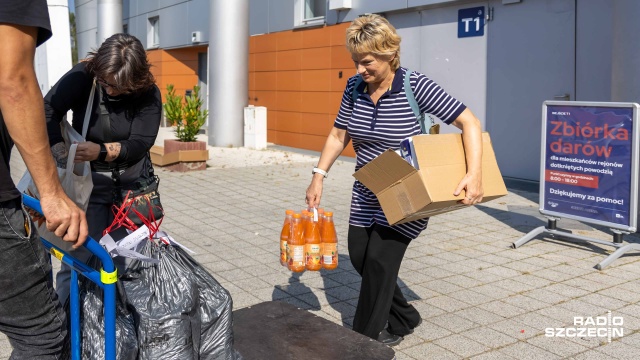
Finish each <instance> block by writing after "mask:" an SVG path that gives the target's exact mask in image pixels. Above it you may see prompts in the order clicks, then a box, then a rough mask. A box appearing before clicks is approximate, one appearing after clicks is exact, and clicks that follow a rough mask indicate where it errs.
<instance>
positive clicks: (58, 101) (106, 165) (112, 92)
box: [44, 34, 162, 304]
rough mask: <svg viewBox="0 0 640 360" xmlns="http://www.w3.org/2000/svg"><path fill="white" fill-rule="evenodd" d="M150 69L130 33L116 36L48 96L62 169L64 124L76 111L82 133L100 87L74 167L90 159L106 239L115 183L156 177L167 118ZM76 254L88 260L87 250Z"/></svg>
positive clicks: (60, 279) (94, 207) (95, 208)
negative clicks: (152, 153) (156, 147)
mask: <svg viewBox="0 0 640 360" xmlns="http://www.w3.org/2000/svg"><path fill="white" fill-rule="evenodd" d="M149 69H150V64H149V62H148V60H147V55H146V52H145V50H144V47H143V46H142V44H141V43H140V41H139V40H138V39H137V38H135V37H134V36H131V35H128V34H115V35H113V36H111V37H110V38H108V39H106V40H105V41H104V43H103V44H102V45H101V46H100V48H99V49H98V50H97V51H95V52H91V53H90V54H89V58H88V59H87V60H86V61H83V62H80V63H78V64H77V65H76V66H74V67H73V68H72V69H71V70H70V71H69V72H68V73H66V74H65V75H64V76H63V77H62V78H61V79H60V80H59V81H58V83H57V84H56V85H55V86H54V87H53V88H51V90H50V91H49V93H47V95H46V96H45V98H44V103H45V114H46V118H47V131H48V133H49V142H50V145H51V150H52V152H53V155H54V158H55V159H56V161H57V163H58V166H59V167H65V166H66V163H67V155H68V154H67V149H66V146H65V144H64V142H63V138H62V134H61V131H60V122H61V121H63V117H64V116H65V115H66V114H67V111H69V110H72V111H73V121H72V125H73V128H74V129H75V130H76V131H78V133H82V126H83V123H84V117H85V111H86V108H87V103H88V100H89V95H90V93H91V88H92V86H93V84H94V81H95V83H96V85H95V86H96V88H95V96H94V99H93V103H92V104H90V105H91V113H90V114H91V115H90V118H89V128H88V130H87V136H86V140H87V141H86V142H83V143H80V144H78V150H77V153H76V156H75V159H74V160H75V162H76V163H78V162H82V161H90V162H91V177H92V179H93V191H92V192H91V196H90V198H89V207H88V209H87V222H88V225H89V235H91V237H93V238H94V239H100V238H101V237H102V231H103V230H104V229H105V228H106V227H107V226H109V225H110V224H111V222H112V221H113V214H112V212H111V205H112V204H113V199H114V191H116V190H117V189H116V188H115V186H114V182H115V180H116V179H115V178H118V179H117V180H118V181H119V182H120V184H121V186H122V188H123V189H130V190H131V189H134V188H136V187H138V186H145V185H147V184H149V183H150V182H152V181H153V180H154V174H153V166H152V164H151V160H150V157H149V149H151V147H152V146H153V144H154V142H155V140H156V136H157V135H158V129H159V127H160V117H161V114H162V99H161V96H160V90H159V89H158V87H157V86H156V85H155V80H154V78H153V75H152V74H151V72H150V71H149ZM74 256H76V257H78V258H80V259H81V260H86V259H88V258H89V256H90V254H89V253H88V251H86V250H85V249H80V250H79V251H76V252H75V253H74ZM69 279H70V269H69V267H68V266H66V265H65V264H62V269H61V270H60V272H58V275H57V277H56V281H57V291H58V295H59V297H60V301H61V302H62V303H63V304H64V302H65V301H66V299H67V297H68V295H69Z"/></svg>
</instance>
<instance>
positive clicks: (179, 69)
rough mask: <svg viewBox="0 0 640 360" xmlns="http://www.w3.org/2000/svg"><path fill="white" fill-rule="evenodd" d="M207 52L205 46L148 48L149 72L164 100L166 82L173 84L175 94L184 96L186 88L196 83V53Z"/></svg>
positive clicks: (188, 88)
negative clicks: (165, 48)
mask: <svg viewBox="0 0 640 360" xmlns="http://www.w3.org/2000/svg"><path fill="white" fill-rule="evenodd" d="M200 52H207V47H206V46H197V47H190V48H184V49H173V50H163V49H157V50H149V51H147V58H148V59H149V62H150V63H151V65H152V66H151V73H152V74H153V76H154V77H155V78H156V84H157V85H158V87H159V88H160V91H161V92H162V101H163V102H164V100H165V95H166V93H167V84H173V86H174V87H175V89H176V94H177V95H182V96H184V94H185V91H186V90H190V89H193V87H194V86H195V85H198V53H200Z"/></svg>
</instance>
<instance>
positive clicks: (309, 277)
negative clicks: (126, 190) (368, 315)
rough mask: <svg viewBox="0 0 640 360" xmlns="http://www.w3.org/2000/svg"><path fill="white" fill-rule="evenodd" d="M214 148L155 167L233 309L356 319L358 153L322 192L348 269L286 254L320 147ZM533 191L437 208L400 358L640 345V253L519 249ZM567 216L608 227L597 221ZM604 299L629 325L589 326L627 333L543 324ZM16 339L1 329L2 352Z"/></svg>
mask: <svg viewBox="0 0 640 360" xmlns="http://www.w3.org/2000/svg"><path fill="white" fill-rule="evenodd" d="M210 150H211V159H210V160H209V161H208V165H209V167H208V169H207V170H205V171H200V172H192V173H174V172H169V171H166V170H163V169H158V171H157V173H158V175H159V176H160V178H161V186H160V192H161V196H162V202H163V204H164V206H165V210H166V217H165V220H164V222H163V224H162V227H163V228H164V230H166V231H167V232H169V233H170V234H172V235H173V236H174V237H175V238H176V239H177V240H178V241H180V242H182V243H183V244H184V245H186V246H188V247H189V248H191V249H192V250H194V251H196V252H197V255H195V258H196V259H197V260H198V261H200V262H201V263H202V265H203V266H204V267H206V268H207V269H208V270H209V271H210V272H211V273H212V274H213V275H214V276H215V277H216V279H217V280H218V281H219V282H220V283H221V284H222V285H223V286H224V287H225V288H226V289H227V290H229V292H230V293H231V295H232V298H233V302H234V309H240V308H244V307H248V306H252V305H255V304H258V303H260V302H263V301H271V300H278V301H284V302H288V303H291V304H293V305H295V306H298V307H299V308H302V309H305V310H308V311H310V312H312V313H314V314H316V315H318V316H320V317H323V318H326V319H328V320H330V321H332V322H335V323H337V324H341V325H344V326H345V327H349V328H350V327H351V325H352V320H353V315H354V312H355V306H356V303H357V297H358V291H359V286H360V278H359V275H358V274H357V273H356V271H355V270H354V269H353V267H352V266H351V264H350V261H349V256H348V252H347V246H346V245H347V244H346V231H347V227H348V226H347V219H348V214H349V201H350V193H351V185H352V182H353V177H352V172H353V167H354V163H353V161H351V160H348V159H347V160H339V161H337V162H336V164H335V165H334V167H333V168H332V169H331V172H330V176H329V177H328V178H327V179H326V180H325V186H324V197H323V201H322V204H323V206H324V207H325V208H326V209H330V210H333V211H334V214H335V218H336V219H335V220H336V221H335V222H336V227H337V231H338V237H339V239H340V241H339V252H340V257H339V268H338V269H336V270H334V271H320V272H304V273H302V274H292V273H291V272H289V271H287V269H286V268H284V267H282V266H280V264H279V260H278V255H279V245H278V236H279V232H280V227H281V225H282V220H283V218H284V210H285V209H288V208H293V209H295V210H300V209H302V208H303V207H304V194H305V190H306V187H307V186H308V184H309V180H310V175H311V174H310V173H311V167H312V166H313V165H314V164H315V163H316V161H317V156H316V155H317V154H315V153H314V154H303V153H300V152H297V151H290V150H291V149H282V148H274V147H271V148H270V149H268V150H262V151H258V150H248V149H243V148H240V149H233V148H210ZM16 161H17V160H16ZM12 162H13V160H12ZM15 167H18V168H19V165H17V166H14V172H15V171H17V170H15ZM537 202H538V195H537V194H536V193H534V192H529V191H526V190H521V188H520V187H519V186H515V185H514V186H512V187H510V188H509V195H507V196H505V197H503V198H500V199H497V200H494V201H491V202H487V203H484V204H479V205H477V206H474V207H470V208H466V209H463V210H459V211H455V212H451V213H447V214H443V215H438V216H435V217H433V218H432V219H431V221H430V224H429V227H428V229H427V230H426V231H424V232H423V233H422V235H421V236H420V237H418V238H417V239H415V240H414V241H412V242H411V244H410V245H409V248H408V250H407V253H406V256H405V259H404V261H403V264H402V268H401V270H400V276H399V280H398V281H399V284H400V286H401V288H402V289H403V292H404V294H405V296H406V297H407V298H408V299H409V300H410V302H411V303H412V304H413V305H414V306H415V307H416V308H417V309H418V310H419V311H420V313H421V314H422V317H423V319H424V321H423V323H422V325H421V326H420V327H418V328H417V329H416V330H415V332H414V333H413V334H412V335H408V336H407V337H405V339H404V341H403V342H402V343H401V344H400V345H399V346H397V347H396V348H395V351H396V357H397V359H398V360H402V359H478V360H480V359H482V360H484V359H638V358H640V331H638V330H639V329H640V305H639V304H638V301H639V300H640V286H638V285H640V282H639V280H638V278H639V277H640V257H639V256H638V254H631V255H626V256H624V257H622V258H620V259H618V260H616V261H615V262H614V263H613V264H612V265H611V266H609V267H607V268H605V269H604V270H602V271H598V270H596V269H595V268H594V265H596V264H597V263H599V262H600V261H602V260H603V259H604V258H605V257H606V256H607V255H608V254H609V253H611V250H612V248H611V247H607V246H601V245H594V244H590V245H584V244H576V243H569V242H563V241H557V240H553V239H549V238H546V239H545V240H542V239H541V238H537V239H535V240H533V241H531V242H530V243H528V244H526V245H524V246H522V247H520V248H518V249H512V248H511V243H512V242H514V241H516V240H518V239H519V238H520V237H522V236H523V235H524V234H526V233H527V232H529V231H530V230H532V229H534V228H535V227H538V226H541V225H544V224H545V223H546V221H545V219H544V218H543V217H542V216H541V215H540V214H539V212H538V210H537V209H538V205H537ZM558 225H559V227H562V228H565V229H569V230H572V231H574V232H577V233H580V234H583V235H587V236H591V237H594V238H598V239H603V240H610V239H611V236H610V234H609V233H608V232H607V231H606V229H602V228H594V227H593V226H591V225H589V224H585V223H581V222H577V221H570V220H560V221H559V222H558ZM625 240H627V241H629V242H639V241H640V238H639V237H638V236H636V235H630V236H626V237H625ZM608 311H611V314H612V316H613V317H615V318H617V319H618V321H619V319H620V318H622V320H623V325H622V326H615V325H612V326H608V325H595V326H587V327H598V328H599V327H605V328H609V327H612V328H616V329H617V328H622V329H623V334H624V336H622V337H614V338H613V339H612V341H611V342H610V343H609V342H608V341H607V338H606V337H571V338H567V337H547V336H545V329H547V328H573V327H576V326H574V324H573V321H574V317H594V318H595V317H599V316H605V317H606V316H607V315H608ZM274 336H276V335H274ZM10 350H11V348H10V345H9V344H8V341H7V340H6V338H4V337H2V338H0V358H1V359H6V358H8V357H9V354H10Z"/></svg>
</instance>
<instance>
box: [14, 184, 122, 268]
mask: <svg viewBox="0 0 640 360" xmlns="http://www.w3.org/2000/svg"><path fill="white" fill-rule="evenodd" d="M22 201H23V202H24V205H25V206H27V207H29V208H31V209H33V210H35V211H37V212H38V213H39V214H41V215H43V216H44V214H43V213H42V207H41V206H40V201H39V200H37V199H35V198H33V197H31V196H29V195H26V194H22ZM82 245H83V246H84V247H85V248H87V250H89V251H90V252H91V253H92V254H94V255H95V256H97V257H98V259H100V261H101V262H102V268H103V269H104V271H105V272H107V273H113V272H114V271H115V266H114V265H113V259H111V256H110V255H109V253H108V252H107V250H105V249H104V248H103V247H102V246H101V245H100V244H99V243H98V242H97V241H95V240H94V239H93V238H92V237H91V236H87V240H86V241H85V242H84V244H82Z"/></svg>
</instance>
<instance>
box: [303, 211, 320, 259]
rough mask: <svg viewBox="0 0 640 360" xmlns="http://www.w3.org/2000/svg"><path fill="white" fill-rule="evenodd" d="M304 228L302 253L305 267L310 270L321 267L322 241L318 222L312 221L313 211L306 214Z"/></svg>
mask: <svg viewBox="0 0 640 360" xmlns="http://www.w3.org/2000/svg"><path fill="white" fill-rule="evenodd" d="M308 215H309V216H308V219H307V222H306V224H305V228H304V243H305V247H304V253H305V261H306V268H307V270H310V271H318V270H320V269H322V241H321V240H320V227H319V223H318V222H315V221H313V213H311V214H308Z"/></svg>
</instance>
